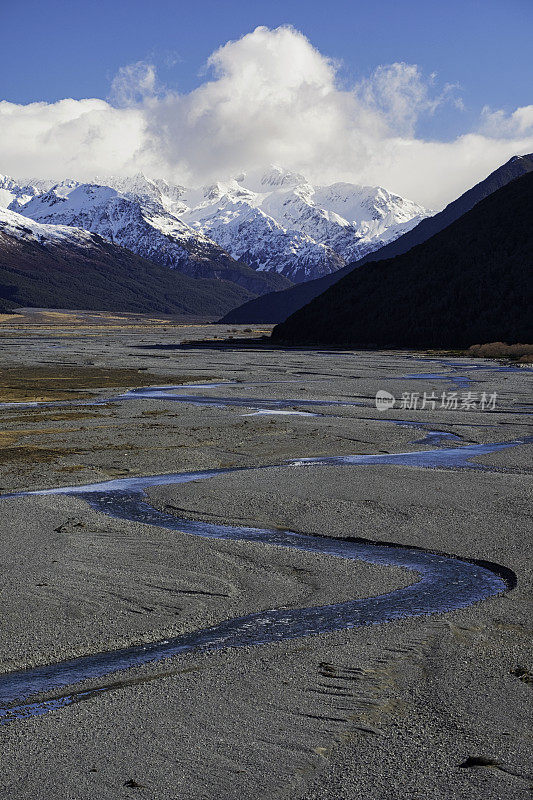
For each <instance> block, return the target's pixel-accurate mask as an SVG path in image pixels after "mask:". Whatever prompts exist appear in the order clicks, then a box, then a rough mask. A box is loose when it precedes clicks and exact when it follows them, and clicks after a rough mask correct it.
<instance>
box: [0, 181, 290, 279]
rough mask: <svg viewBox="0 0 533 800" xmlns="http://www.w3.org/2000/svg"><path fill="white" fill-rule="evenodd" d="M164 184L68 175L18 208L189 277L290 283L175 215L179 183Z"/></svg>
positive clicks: (30, 215)
mask: <svg viewBox="0 0 533 800" xmlns="http://www.w3.org/2000/svg"><path fill="white" fill-rule="evenodd" d="M119 180H120V179H116V180H115V183H116V184H118V183H119ZM160 183H161V184H164V182H160ZM163 188H164V190H165V191H164V193H163V192H162V191H161V189H159V188H158V186H157V183H156V182H154V181H148V180H147V179H145V178H143V177H142V176H138V177H137V178H135V179H133V180H132V181H128V180H123V181H122V182H121V185H120V188H119V189H115V188H113V187H111V186H107V185H101V184H96V183H78V182H77V181H73V180H66V181H63V182H61V183H58V184H56V185H55V186H53V187H52V188H51V189H49V190H48V191H43V192H41V193H37V192H36V193H35V194H34V196H33V197H31V199H29V200H28V201H27V202H26V203H25V204H24V205H23V206H21V207H20V208H18V207H17V209H16V210H18V211H20V213H22V214H24V215H25V216H27V217H29V218H30V219H33V220H35V221H37V222H42V223H45V224H49V225H71V226H75V227H76V228H84V229H85V230H87V231H91V232H93V233H97V234H99V235H100V236H102V237H104V238H105V239H108V240H109V241H111V242H113V243H114V244H118V245H120V246H121V247H126V248H127V249H128V250H131V251H132V252H133V253H136V254H137V255H140V256H142V257H143V258H146V259H148V260H150V261H152V262H154V263H155V264H159V265H161V266H165V267H169V268H171V269H177V270H178V271H179V272H181V273H183V274H185V275H189V276H191V277H193V278H219V279H222V280H227V281H231V282H233V283H236V284H238V285H239V286H242V287H243V288H245V289H247V290H249V291H251V292H254V293H255V294H262V293H263V292H268V291H272V290H274V289H275V286H274V283H275V284H278V286H277V288H280V289H281V288H284V287H285V286H287V285H288V283H287V281H285V280H284V279H283V278H281V276H277V275H262V274H258V273H257V272H256V271H255V270H253V269H251V268H249V267H247V266H246V265H244V264H240V263H238V262H237V261H236V260H235V259H234V258H232V257H231V256H230V255H228V253H227V252H225V251H224V250H223V248H222V247H220V245H218V244H216V243H215V242H214V241H212V239H209V238H208V237H207V236H205V235H204V234H203V233H201V232H199V231H195V230H193V229H192V228H190V227H189V226H188V225H186V224H185V223H184V222H182V221H181V220H180V219H178V217H177V216H175V214H173V213H171V212H170V211H168V210H167V207H169V205H170V204H172V203H175V198H176V197H177V196H178V195H179V188H178V187H169V186H168V184H164V186H163ZM16 202H17V205H19V202H20V201H19V200H18V199H17V201H16ZM10 208H14V204H13V203H11V205H10ZM280 278H281V283H280Z"/></svg>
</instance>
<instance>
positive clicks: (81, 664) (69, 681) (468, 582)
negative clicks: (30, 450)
mask: <svg viewBox="0 0 533 800" xmlns="http://www.w3.org/2000/svg"><path fill="white" fill-rule="evenodd" d="M532 440H533V437H530V438H528V439H520V440H516V441H512V442H499V443H493V444H477V445H466V446H463V447H455V448H443V449H438V450H426V451H418V452H408V453H395V454H380V455H353V456H332V457H320V458H302V459H296V460H291V461H287V462H284V463H283V464H280V465H268V466H265V467H249V468H247V467H235V468H231V469H215V470H205V471H196V472H186V473H171V474H165V475H150V476H146V477H136V478H122V479H116V480H111V481H105V482H102V483H93V484H88V485H85V486H66V487H61V488H55V489H44V490H37V491H31V492H16V493H12V494H9V495H3V496H2V497H1V498H0V499H2V500H4V502H8V501H9V498H14V497H23V496H31V495H55V494H64V495H71V496H78V497H80V498H82V499H83V500H84V501H85V502H87V503H88V504H89V506H90V507H91V508H93V509H94V510H95V511H98V512H101V513H104V514H107V515H108V516H111V517H116V518H119V519H124V520H128V521H134V522H137V523H143V524H147V525H157V526H159V527H162V528H166V529H170V530H176V531H179V532H180V533H185V534H190V535H194V536H200V537H203V538H211V539H212V538H214V539H226V540H228V539H229V540H240V541H248V542H261V543H264V544H268V545H271V546H275V547H283V548H289V549H292V550H303V551H306V552H312V553H321V554H324V555H328V556H331V557H334V558H345V559H350V560H358V561H364V562H367V563H370V564H376V565H387V566H397V567H403V568H405V569H409V570H412V571H413V572H414V574H415V577H416V581H415V582H414V583H412V584H411V585H408V586H405V587H402V588H400V589H397V590H395V591H392V592H388V593H386V594H382V595H377V596H374V597H370V598H363V599H357V600H351V601H348V602H344V603H335V604H331V605H327V606H319V607H313V608H296V609H287V608H275V609H268V610H265V611H260V612H257V613H253V614H248V615H245V616H242V617H237V618H234V619H230V620H226V621H224V622H221V623H218V624H217V625H213V626H211V627H209V628H205V629H203V630H199V631H195V632H193V633H187V634H183V635H181V636H178V637H175V638H173V639H169V640H165V641H162V642H154V643H152V644H147V645H142V646H135V647H129V648H123V649H119V650H115V651H110V652H103V653H98V654H94V655H89V656H83V657H80V658H75V659H71V660H68V661H63V662H60V663H56V664H50V665H46V666H41V667H36V668H33V669H26V670H19V671H16V672H12V673H7V674H5V675H2V676H0V724H2V723H3V724H5V723H7V722H9V721H12V720H14V719H17V718H21V717H27V716H35V715H40V714H44V713H46V712H48V711H50V710H53V709H57V708H60V707H62V706H65V705H70V704H71V703H74V702H77V701H79V700H81V699H83V698H86V697H89V696H91V695H94V694H95V693H98V692H103V691H107V690H109V689H112V688H113V684H112V682H111V681H110V679H109V678H107V677H106V676H113V675H115V676H116V674H117V673H120V672H122V671H124V670H127V669H129V668H131V667H136V666H141V665H143V664H147V663H150V662H156V661H159V660H161V659H165V658H169V657H171V656H175V655H177V654H183V653H187V652H191V651H197V652H198V651H209V650H216V649H220V648H226V647H247V646H251V645H262V644H268V643H272V642H278V641H282V640H287V639H296V638H300V637H305V636H310V635H315V634H320V633H326V632H332V631H340V630H345V629H349V628H354V627H359V626H362V625H370V624H380V623H386V622H390V621H392V620H398V619H402V618H406V617H414V616H421V615H427V614H434V613H444V612H447V611H452V610H455V609H458V608H464V607H466V606H469V605H471V604H472V603H475V602H478V601H480V600H484V599H486V598H488V597H493V596H495V595H498V594H501V593H502V592H504V591H506V589H509V588H512V586H513V585H514V581H515V576H514V574H513V573H511V572H510V571H509V570H506V569H505V568H504V567H500V566H498V565H496V564H490V563H486V562H479V561H478V562H476V561H469V560H467V559H462V558H458V557H454V556H449V555H445V554H441V553H435V552H429V551H425V550H421V549H417V548H414V547H403V546H398V545H393V544H385V543H381V542H374V541H369V540H364V539H357V538H345V539H339V538H334V537H327V536H315V535H308V534H302V533H296V532H294V531H289V530H281V531H280V530H272V529H264V528H252V527H245V526H230V525H221V524H215V523H210V522H203V521H197V520H190V519H184V518H178V517H175V516H173V515H171V514H168V513H165V512H164V511H160V510H158V509H156V508H154V507H153V506H152V505H150V503H149V502H148V498H147V496H146V494H145V492H146V490H147V489H149V488H150V487H153V486H160V485H169V484H180V483H187V482H189V481H198V480H207V479H209V478H214V477H218V476H222V475H224V474H228V473H233V472H241V473H242V472H249V471H251V470H258V469H268V468H269V466H270V467H271V466H278V467H283V468H286V469H293V468H312V467H313V466H317V465H338V466H364V465H379V464H382V465H387V464H388V465H402V466H412V467H426V468H428V467H429V468H436V467H440V468H448V469H449V468H455V469H457V468H467V469H486V467H484V466H483V465H482V464H477V463H473V462H472V461H471V459H472V458H473V457H475V456H480V455H484V454H489V453H494V452H497V451H500V450H503V449H505V448H509V447H514V446H517V445H520V444H525V443H527V442H530V441H532ZM89 678H93V679H94V678H105V679H106V680H107V683H106V680H104V682H103V685H99V686H98V687H97V688H96V689H94V688H91V689H85V688H83V687H80V686H78V688H76V686H77V685H79V684H80V683H81V682H82V681H84V680H87V679H89ZM43 692H46V693H49V692H53V693H54V696H52V697H46V698H44V699H42V698H39V697H38V695H39V694H40V693H43Z"/></svg>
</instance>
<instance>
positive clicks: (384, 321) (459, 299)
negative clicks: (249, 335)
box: [272, 172, 533, 348]
mask: <svg viewBox="0 0 533 800" xmlns="http://www.w3.org/2000/svg"><path fill="white" fill-rule="evenodd" d="M532 220H533V173H531V172H530V173H528V174H526V175H524V176H523V177H520V178H517V179H516V180H513V181H511V183H508V184H507V185H506V186H504V187H503V188H500V189H497V190H496V191H495V192H494V193H493V194H491V195H489V196H488V197H486V198H485V199H484V200H482V201H481V202H479V203H478V204H477V205H476V206H474V208H473V209H472V210H471V211H468V212H467V213H466V214H464V215H463V216H462V217H461V218H460V219H458V220H457V221H456V222H453V223H452V224H451V225H450V226H449V227H447V228H446V229H445V230H443V231H441V232H440V233H437V234H436V235H434V236H432V237H431V238H430V239H429V240H428V241H426V242H424V243H423V244H420V245H418V246H417V247H414V248H413V249H412V250H410V251H409V252H408V253H405V254H403V255H399V256H397V257H396V258H392V259H387V260H384V261H379V262H377V263H376V262H372V263H368V264H365V265H363V266H362V267H360V268H358V269H356V270H354V271H353V272H351V273H350V274H349V275H347V276H346V277H344V278H343V279H342V280H340V281H339V282H338V283H336V284H335V285H334V286H332V287H330V288H329V289H328V290H327V291H325V292H324V293H323V294H322V295H320V296H319V297H316V298H315V299H314V300H312V301H311V302H310V303H309V304H308V305H307V306H305V307H304V308H302V309H300V310H299V311H297V312H296V313H295V314H293V315H292V316H291V317H289V319H288V320H286V322H284V323H282V324H280V325H277V326H276V328H274V331H273V334H272V336H273V339H275V340H276V341H284V342H291V343H307V344H310V343H313V344H315V343H318V344H336V345H350V346H357V345H361V346H376V347H417V348H426V347H465V346H468V345H471V344H475V343H479V342H491V341H505V342H509V343H512V342H532V341H533V316H532V313H531V302H532V299H533V298H532V267H533V226H532Z"/></svg>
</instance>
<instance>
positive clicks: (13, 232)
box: [0, 207, 98, 247]
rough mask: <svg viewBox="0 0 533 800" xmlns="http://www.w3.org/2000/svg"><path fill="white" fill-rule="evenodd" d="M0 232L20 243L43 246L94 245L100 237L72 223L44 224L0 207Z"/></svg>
mask: <svg viewBox="0 0 533 800" xmlns="http://www.w3.org/2000/svg"><path fill="white" fill-rule="evenodd" d="M0 234H4V235H5V236H9V237H11V238H12V239H15V240H17V241H18V242H20V243H27V244H40V245H41V246H43V247H54V246H57V245H73V246H74V247H92V246H94V244H95V243H98V241H97V239H98V237H96V236H94V234H91V233H89V231H86V230H83V229H82V228H73V227H71V226H70V225H43V224H41V223H40V222H35V221H34V220H33V219H28V217H26V216H23V215H22V214H17V213H16V212H15V211H9V210H8V209H6V208H1V207H0Z"/></svg>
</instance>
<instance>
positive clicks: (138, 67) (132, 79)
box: [109, 61, 158, 108]
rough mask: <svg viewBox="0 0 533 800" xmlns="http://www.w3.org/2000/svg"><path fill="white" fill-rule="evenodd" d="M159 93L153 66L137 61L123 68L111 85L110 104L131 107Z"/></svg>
mask: <svg viewBox="0 0 533 800" xmlns="http://www.w3.org/2000/svg"><path fill="white" fill-rule="evenodd" d="M156 91H158V84H157V77H156V71H155V67H154V65H153V64H147V63H146V62H145V61H137V62H136V63H135V64H128V65H127V66H125V67H121V68H120V69H119V71H118V73H117V74H116V75H115V77H114V78H113V81H112V83H111V92H110V95H109V100H110V102H111V103H112V104H113V105H115V106H119V107H125V108H127V107H129V106H133V105H135V104H137V103H140V102H142V101H143V100H145V99H146V98H147V97H153V96H154V95H155V94H156Z"/></svg>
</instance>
